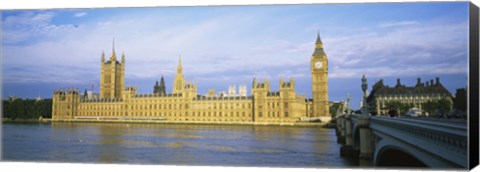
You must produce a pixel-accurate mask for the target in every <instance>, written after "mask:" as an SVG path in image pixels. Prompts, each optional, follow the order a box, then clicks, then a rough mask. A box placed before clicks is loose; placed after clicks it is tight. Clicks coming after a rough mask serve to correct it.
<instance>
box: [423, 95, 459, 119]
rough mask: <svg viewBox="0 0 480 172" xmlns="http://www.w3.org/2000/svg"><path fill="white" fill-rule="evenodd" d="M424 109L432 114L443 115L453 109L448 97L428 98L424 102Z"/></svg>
mask: <svg viewBox="0 0 480 172" xmlns="http://www.w3.org/2000/svg"><path fill="white" fill-rule="evenodd" d="M422 107H423V110H424V111H426V112H428V114H429V115H431V116H443V115H444V114H446V113H448V112H450V111H451V110H452V102H450V100H448V99H445V98H443V99H439V100H428V101H426V102H424V103H422Z"/></svg>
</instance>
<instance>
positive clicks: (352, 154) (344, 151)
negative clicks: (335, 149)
mask: <svg viewBox="0 0 480 172" xmlns="http://www.w3.org/2000/svg"><path fill="white" fill-rule="evenodd" d="M344 118H345V123H344V124H345V130H344V131H345V145H343V146H342V147H341V148H340V156H344V157H347V158H358V152H357V151H356V150H355V149H354V147H353V134H352V129H353V126H352V124H353V123H352V115H350V114H346V115H345V116H344Z"/></svg>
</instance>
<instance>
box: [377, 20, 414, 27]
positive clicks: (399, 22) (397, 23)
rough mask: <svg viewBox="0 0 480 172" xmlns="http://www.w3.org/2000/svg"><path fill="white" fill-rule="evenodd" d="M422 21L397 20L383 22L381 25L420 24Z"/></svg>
mask: <svg viewBox="0 0 480 172" xmlns="http://www.w3.org/2000/svg"><path fill="white" fill-rule="evenodd" d="M418 24H420V22H418V21H397V22H388V23H382V24H380V25H379V27H398V26H410V25H418Z"/></svg>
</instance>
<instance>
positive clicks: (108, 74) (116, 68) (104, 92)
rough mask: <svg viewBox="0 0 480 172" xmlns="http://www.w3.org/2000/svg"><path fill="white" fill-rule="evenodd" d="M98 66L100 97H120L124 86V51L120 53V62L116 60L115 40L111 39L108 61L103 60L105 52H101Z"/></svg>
mask: <svg viewBox="0 0 480 172" xmlns="http://www.w3.org/2000/svg"><path fill="white" fill-rule="evenodd" d="M100 68H101V69H100V98H105V99H113V98H117V99H119V98H121V97H122V91H123V90H124V87H125V53H122V60H121V62H119V61H117V56H116V53H115V40H113V44H112V55H111V56H110V59H109V60H108V61H105V53H104V52H102V59H101V67H100Z"/></svg>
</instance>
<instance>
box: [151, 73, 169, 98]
mask: <svg viewBox="0 0 480 172" xmlns="http://www.w3.org/2000/svg"><path fill="white" fill-rule="evenodd" d="M153 94H161V95H166V94H167V87H166V86H165V80H164V79H163V76H162V78H161V79H160V85H159V84H158V81H157V82H155V85H154V86H153Z"/></svg>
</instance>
